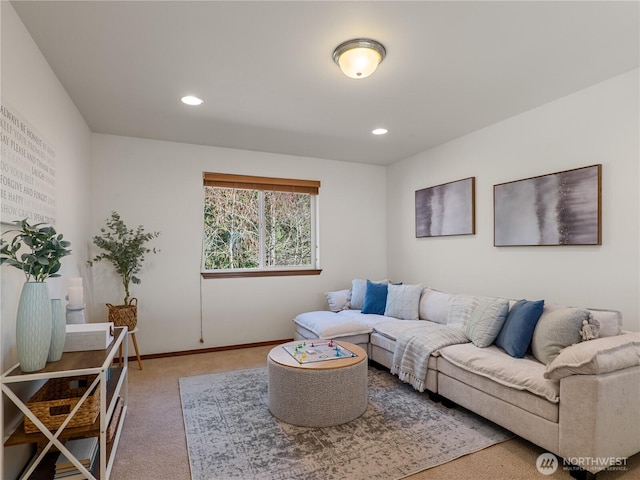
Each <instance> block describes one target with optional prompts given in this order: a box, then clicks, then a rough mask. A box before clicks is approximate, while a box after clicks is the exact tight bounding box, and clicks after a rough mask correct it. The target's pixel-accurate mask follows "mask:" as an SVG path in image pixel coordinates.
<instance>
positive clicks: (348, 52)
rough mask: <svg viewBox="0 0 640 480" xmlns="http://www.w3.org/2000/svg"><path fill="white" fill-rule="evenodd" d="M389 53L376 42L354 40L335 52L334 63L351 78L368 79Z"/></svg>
mask: <svg viewBox="0 0 640 480" xmlns="http://www.w3.org/2000/svg"><path fill="white" fill-rule="evenodd" d="M386 54H387V51H386V50H385V48H384V46H383V45H382V44H381V43H380V42H377V41H376V40H371V39H369V38H354V39H353V40H347V41H346V42H344V43H341V44H340V45H338V46H337V47H336V49H335V50H334V51H333V61H334V62H336V63H337V64H338V65H339V66H340V70H342V73H344V74H345V75H346V76H347V77H350V78H356V79H359V78H367V77H368V76H369V75H371V74H372V73H373V72H375V71H376V68H378V65H379V64H380V62H382V60H384V57H385V56H386Z"/></svg>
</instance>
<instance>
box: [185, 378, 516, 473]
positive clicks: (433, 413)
mask: <svg viewBox="0 0 640 480" xmlns="http://www.w3.org/2000/svg"><path fill="white" fill-rule="evenodd" d="M180 395H181V398H182V410H183V415H184V424H185V430H186V434H187V446H188V450H189V462H190V465H191V478H192V479H193V480H212V479H222V480H231V479H254V480H289V479H304V480H360V479H372V480H392V479H400V478H404V477H406V476H408V475H411V474H414V473H417V472H419V471H422V470H425V469H427V468H430V467H434V466H436V465H440V464H442V463H446V462H449V461H451V460H454V459H456V458H458V457H461V456H463V455H467V454H469V453H473V452H476V451H478V450H482V449H483V448H486V447H489V446H491V445H494V444H496V443H500V442H503V441H505V440H507V439H509V438H511V437H512V436H513V435H512V434H511V433H510V432H508V431H506V430H504V429H502V428H500V427H498V426H496V425H494V424H492V423H490V422H488V421H486V420H484V419H482V418H481V417H478V416H476V415H474V414H472V413H470V412H468V411H466V410H464V409H462V408H455V409H448V408H446V407H444V406H442V405H441V404H439V403H435V402H432V401H431V400H429V398H428V396H427V395H426V394H424V393H419V392H417V391H416V390H414V389H413V388H412V387H411V386H409V385H407V384H405V383H402V382H400V381H399V380H398V378H397V377H395V376H393V375H391V374H390V373H388V372H385V371H380V370H376V369H374V368H370V369H369V406H368V407H367V410H366V412H365V413H364V414H363V415H362V416H361V417H360V418H358V419H356V420H354V421H352V422H350V423H347V424H344V425H339V426H336V427H328V428H306V427H295V426H293V425H289V424H287V423H284V422H281V421H279V420H277V419H276V418H275V417H273V416H272V415H271V413H269V410H268V408H267V372H266V369H265V368H259V369H253V370H240V371H235V372H228V373H219V374H212V375H200V376H196V377H186V378H181V379H180Z"/></svg>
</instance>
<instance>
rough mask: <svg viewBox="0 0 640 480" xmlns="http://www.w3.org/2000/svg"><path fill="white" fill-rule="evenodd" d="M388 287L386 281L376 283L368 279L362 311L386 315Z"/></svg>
mask: <svg viewBox="0 0 640 480" xmlns="http://www.w3.org/2000/svg"><path fill="white" fill-rule="evenodd" d="M387 289H388V287H387V284H386V283H375V282H372V281H371V280H367V289H366V291H365V293H364V304H363V305H362V313H375V314H377V315H384V310H385V308H387Z"/></svg>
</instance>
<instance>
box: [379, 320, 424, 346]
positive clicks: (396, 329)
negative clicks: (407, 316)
mask: <svg viewBox="0 0 640 480" xmlns="http://www.w3.org/2000/svg"><path fill="white" fill-rule="evenodd" d="M424 323H425V321H424V320H398V319H393V318H389V317H387V319H386V321H383V322H378V323H376V325H375V326H374V327H373V331H374V332H377V333H380V334H381V335H384V336H385V337H388V338H391V339H392V340H394V341H395V340H397V339H398V337H399V336H400V335H401V334H402V333H403V332H406V331H407V329H409V328H413V327H417V326H419V325H423V324H424Z"/></svg>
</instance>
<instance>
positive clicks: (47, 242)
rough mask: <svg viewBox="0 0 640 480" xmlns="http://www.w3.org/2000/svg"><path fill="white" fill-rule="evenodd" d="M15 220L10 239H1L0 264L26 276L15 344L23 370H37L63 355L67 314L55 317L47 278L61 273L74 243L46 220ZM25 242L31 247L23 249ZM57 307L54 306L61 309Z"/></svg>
mask: <svg viewBox="0 0 640 480" xmlns="http://www.w3.org/2000/svg"><path fill="white" fill-rule="evenodd" d="M14 223H15V224H16V226H17V227H18V228H17V229H14V230H8V231H6V232H5V233H4V234H3V237H4V235H7V234H10V235H13V238H12V239H11V241H6V240H5V239H4V238H1V239H0V265H4V264H7V265H11V266H12V267H15V268H18V269H20V270H22V271H23V272H24V275H25V278H26V281H25V284H24V286H23V287H22V292H21V294H20V301H19V302H18V312H17V316H16V346H17V350H18V361H19V362H20V368H21V369H22V371H23V372H35V371H37V370H41V369H42V368H44V366H45V365H46V363H47V359H49V360H50V361H56V360H59V359H60V356H62V350H63V347H64V335H65V322H64V316H62V317H61V318H60V315H59V314H57V315H56V318H55V319H54V318H53V317H52V311H53V310H52V302H54V301H55V300H49V287H48V286H47V284H46V283H45V281H46V280H47V278H51V277H59V276H60V274H59V273H58V271H59V270H60V266H61V263H60V259H61V258H62V257H64V256H67V255H69V254H70V253H71V250H70V249H69V248H68V247H69V246H70V245H71V244H70V243H69V242H67V241H66V240H63V239H62V234H59V233H57V232H56V230H55V229H54V228H53V227H52V226H46V225H45V224H44V223H37V224H35V225H30V224H29V222H28V221H27V219H24V220H17V221H16V222H14ZM23 246H24V247H26V248H27V250H28V251H27V252H23V253H20V251H21V250H23ZM56 300H57V301H58V302H60V300H59V299H56ZM57 307H59V306H58V305H56V308H55V309H54V310H55V311H56V312H59V311H60V309H59V308H57ZM53 320H55V324H54V323H53Z"/></svg>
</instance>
